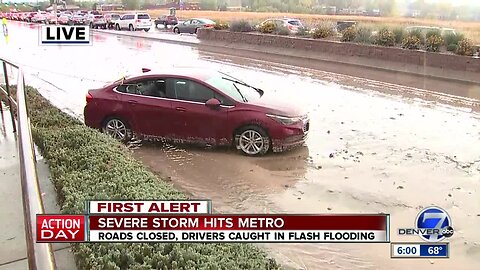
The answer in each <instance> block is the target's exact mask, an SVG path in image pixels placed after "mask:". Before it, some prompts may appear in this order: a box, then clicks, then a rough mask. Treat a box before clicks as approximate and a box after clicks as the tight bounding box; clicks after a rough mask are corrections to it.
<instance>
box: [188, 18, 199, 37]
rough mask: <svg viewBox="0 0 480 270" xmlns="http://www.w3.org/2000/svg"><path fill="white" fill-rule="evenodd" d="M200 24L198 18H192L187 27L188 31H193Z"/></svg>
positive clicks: (191, 32)
mask: <svg viewBox="0 0 480 270" xmlns="http://www.w3.org/2000/svg"><path fill="white" fill-rule="evenodd" d="M199 26H200V21H199V20H196V19H194V20H192V21H191V23H190V26H189V27H188V33H190V34H193V33H195V29H197V27H199Z"/></svg>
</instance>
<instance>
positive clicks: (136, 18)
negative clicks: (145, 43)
mask: <svg viewBox="0 0 480 270" xmlns="http://www.w3.org/2000/svg"><path fill="white" fill-rule="evenodd" d="M151 27H152V20H151V18H150V15H148V14H147V13H129V14H125V15H123V16H122V17H120V20H118V21H117V22H116V24H115V29H117V30H122V29H128V30H130V31H136V30H144V31H145V32H148V31H149V30H150V28H151Z"/></svg>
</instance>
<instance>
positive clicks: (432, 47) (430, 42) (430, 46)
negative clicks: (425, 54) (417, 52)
mask: <svg viewBox="0 0 480 270" xmlns="http://www.w3.org/2000/svg"><path fill="white" fill-rule="evenodd" d="M442 44H443V38H442V36H441V35H440V34H438V35H430V36H429V37H428V38H427V40H426V43H425V49H426V50H427V51H429V52H438V51H440V47H441V46H442Z"/></svg>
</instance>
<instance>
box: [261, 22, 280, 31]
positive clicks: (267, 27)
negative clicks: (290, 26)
mask: <svg viewBox="0 0 480 270" xmlns="http://www.w3.org/2000/svg"><path fill="white" fill-rule="evenodd" d="M276 29H277V26H276V25H275V23H274V22H265V23H262V24H261V25H260V26H259V27H258V31H260V32H261V33H264V34H271V33H273V32H275V30H276Z"/></svg>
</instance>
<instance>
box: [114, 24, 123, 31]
mask: <svg viewBox="0 0 480 270" xmlns="http://www.w3.org/2000/svg"><path fill="white" fill-rule="evenodd" d="M115 28H116V29H117V31H120V30H122V29H121V28H120V24H118V23H117V25H115Z"/></svg>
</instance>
